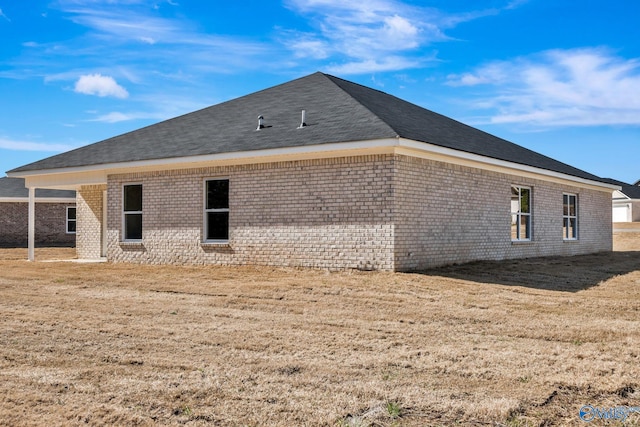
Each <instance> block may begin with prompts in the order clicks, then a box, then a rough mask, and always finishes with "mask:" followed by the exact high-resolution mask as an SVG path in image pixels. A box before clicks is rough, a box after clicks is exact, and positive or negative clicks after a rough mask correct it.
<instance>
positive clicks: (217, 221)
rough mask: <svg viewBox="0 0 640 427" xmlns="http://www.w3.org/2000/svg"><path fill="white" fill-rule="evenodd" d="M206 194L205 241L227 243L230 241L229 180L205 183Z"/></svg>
mask: <svg viewBox="0 0 640 427" xmlns="http://www.w3.org/2000/svg"><path fill="white" fill-rule="evenodd" d="M204 193H205V194H204V198H205V200H204V202H205V203H204V241H205V242H223V243H224V242H227V241H228V240H229V180H228V179H210V180H207V181H205V190H204Z"/></svg>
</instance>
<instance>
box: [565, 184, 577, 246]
mask: <svg viewBox="0 0 640 427" xmlns="http://www.w3.org/2000/svg"><path fill="white" fill-rule="evenodd" d="M562 205H563V208H562V209H563V212H562V238H563V239H564V240H578V196H576V195H575V194H563V195H562Z"/></svg>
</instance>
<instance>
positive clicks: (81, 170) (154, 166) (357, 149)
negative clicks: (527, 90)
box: [7, 138, 398, 188]
mask: <svg viewBox="0 0 640 427" xmlns="http://www.w3.org/2000/svg"><path fill="white" fill-rule="evenodd" d="M397 144H398V143H397V140H396V139H393V138H388V139H379V140H367V141H354V142H338V143H327V144H318V145H309V146H301V147H284V148H271V149H264V150H252V151H237V152H230V153H218V154H208V155H202V156H189V157H173V158H165V159H155V160H139V161H133V162H121V163H107V164H101V165H89V166H76V167H69V168H59V169H41V170H36V171H24V172H12V173H8V174H7V175H8V176H9V177H12V178H25V179H28V178H31V177H36V176H39V175H48V176H49V175H70V174H86V173H88V172H91V173H96V172H100V173H101V175H102V177H103V179H104V182H102V183H106V176H107V175H111V174H117V173H129V172H144V171H151V170H165V169H183V168H193V167H202V166H207V165H212V164H213V165H238V164H239V165H241V164H251V163H270V162H276V161H282V160H305V159H314V158H327V157H344V156H351V155H362V154H379V153H392V152H393V147H394V146H397ZM351 152H353V153H351ZM92 183H93V182H92ZM96 183H97V182H96ZM90 184H91V183H90ZM82 185H85V183H84V182H83V183H82ZM26 187H28V185H26ZM38 188H40V187H38Z"/></svg>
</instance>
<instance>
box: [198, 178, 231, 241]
mask: <svg viewBox="0 0 640 427" xmlns="http://www.w3.org/2000/svg"><path fill="white" fill-rule="evenodd" d="M209 181H227V182H228V183H229V188H231V180H230V179H229V177H212V178H204V179H203V180H202V182H203V185H202V212H203V214H202V243H205V244H214V245H215V244H218V245H226V244H229V238H227V239H207V235H208V234H209V229H208V227H209V225H208V223H207V214H208V213H209V212H226V213H227V214H228V215H229V217H230V216H231V214H230V210H229V195H228V194H227V207H226V208H216V209H207V183H208V182H209ZM229 234H230V233H229V232H228V231H227V235H229Z"/></svg>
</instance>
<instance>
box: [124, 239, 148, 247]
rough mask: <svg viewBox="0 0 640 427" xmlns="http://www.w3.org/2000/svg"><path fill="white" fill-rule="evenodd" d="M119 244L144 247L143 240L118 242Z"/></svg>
mask: <svg viewBox="0 0 640 427" xmlns="http://www.w3.org/2000/svg"><path fill="white" fill-rule="evenodd" d="M118 244H119V245H120V246H122V247H125V248H144V243H142V240H131V241H123V242H118Z"/></svg>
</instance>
